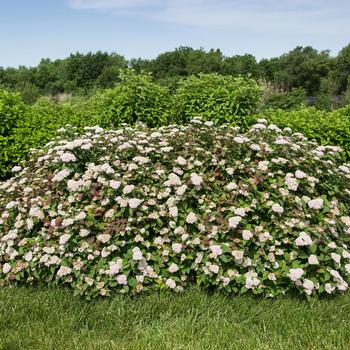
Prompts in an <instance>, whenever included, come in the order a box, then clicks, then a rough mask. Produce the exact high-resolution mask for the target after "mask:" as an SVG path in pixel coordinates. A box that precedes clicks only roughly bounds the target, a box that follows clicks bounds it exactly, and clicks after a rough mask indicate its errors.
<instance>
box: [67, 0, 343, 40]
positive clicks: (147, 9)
mask: <svg viewBox="0 0 350 350" xmlns="http://www.w3.org/2000/svg"><path fill="white" fill-rule="evenodd" d="M69 5H70V6H71V7H73V8H76V9H91V10H101V11H103V10H105V11H108V12H112V13H115V14H121V13H123V14H125V13H127V14H128V15H137V16H143V17H144V18H145V19H148V20H152V21H158V22H164V23H173V24H176V25H184V26H189V27H194V28H195V27H199V28H205V29H232V30H234V29H245V30H249V31H253V32H259V33H264V32H266V33H271V32H273V31H276V32H277V33H285V34H293V33H298V34H305V35H308V34H328V35H334V34H338V33H341V34H344V33H350V26H349V25H348V24H347V22H348V18H349V15H350V4H349V1H348V0H334V1H329V0H69Z"/></svg>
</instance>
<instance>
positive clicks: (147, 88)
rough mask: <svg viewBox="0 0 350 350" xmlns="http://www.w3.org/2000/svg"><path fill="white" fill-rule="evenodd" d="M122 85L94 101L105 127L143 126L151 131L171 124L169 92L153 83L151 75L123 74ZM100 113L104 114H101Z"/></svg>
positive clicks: (132, 72) (95, 110) (127, 72)
mask: <svg viewBox="0 0 350 350" xmlns="http://www.w3.org/2000/svg"><path fill="white" fill-rule="evenodd" d="M120 80H121V81H120V83H119V84H118V85H117V86H116V87H115V88H113V89H109V90H106V91H103V92H100V93H98V94H97V96H96V97H95V98H93V99H92V107H93V110H94V113H95V114H97V115H101V121H102V123H103V125H113V126H119V125H121V124H122V123H127V124H129V125H133V124H135V123H137V122H143V123H145V124H146V125H148V126H150V127H155V126H161V125H165V124H167V123H168V117H169V103H170V93H169V90H168V89H167V88H166V87H164V86H161V85H160V84H158V83H157V82H155V81H154V80H153V77H152V75H151V74H150V73H148V74H146V73H144V74H136V73H135V71H134V70H132V69H128V70H125V71H122V72H121V73H120ZM98 109H100V113H97V111H98Z"/></svg>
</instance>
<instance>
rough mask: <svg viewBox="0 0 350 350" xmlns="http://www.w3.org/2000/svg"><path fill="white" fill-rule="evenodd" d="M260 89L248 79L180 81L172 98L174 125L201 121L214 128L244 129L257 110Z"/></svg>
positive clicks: (216, 77) (209, 76) (210, 76)
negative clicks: (194, 120) (221, 125)
mask: <svg viewBox="0 0 350 350" xmlns="http://www.w3.org/2000/svg"><path fill="white" fill-rule="evenodd" d="M260 96H261V89H260V87H259V85H258V84H257V82H256V81H255V80H253V79H249V78H243V77H239V78H233V77H232V76H222V75H219V74H215V73H212V74H199V76H195V75H193V76H190V77H189V78H187V79H184V80H182V81H181V82H180V83H179V85H178V89H177V91H176V93H175V95H174V98H173V104H174V107H173V110H174V112H173V114H174V121H175V122H179V123H187V122H189V121H190V120H191V119H192V118H195V117H201V118H202V119H204V120H210V121H213V122H214V123H215V124H216V125H218V124H223V123H235V124H237V125H246V124H247V121H248V118H247V116H249V115H251V114H253V113H254V112H255V110H256V108H257V106H258V103H259V100H260Z"/></svg>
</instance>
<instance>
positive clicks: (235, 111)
mask: <svg viewBox="0 0 350 350" xmlns="http://www.w3.org/2000/svg"><path fill="white" fill-rule="evenodd" d="M259 96H260V90H259V87H258V85H257V83H256V82H255V81H254V80H252V79H249V78H233V77H225V76H219V75H217V74H203V75H200V76H198V77H196V76H191V77H188V78H186V79H183V80H181V81H179V82H178V83H177V85H176V88H175V89H174V91H170V90H169V89H168V88H166V87H165V86H163V85H161V84H159V83H158V82H156V81H154V79H153V77H152V76H151V75H150V74H147V73H145V74H136V73H135V71H133V70H126V71H122V72H121V73H120V82H119V83H118V85H117V86H116V87H115V88H113V89H105V90H100V91H97V92H96V93H95V94H93V95H92V96H91V97H89V98H83V97H73V98H72V97H70V96H61V100H62V101H54V100H52V99H49V98H41V99H39V100H38V101H36V102H35V103H34V104H32V105H25V104H24V103H23V102H22V101H21V98H20V96H19V95H18V94H14V93H9V92H6V91H3V92H0V108H1V109H0V111H1V114H2V115H3V118H2V121H3V124H2V125H3V130H5V127H6V130H5V131H6V133H5V132H4V134H3V135H0V137H1V138H0V144H1V146H2V147H1V151H0V178H1V177H4V176H6V175H7V174H9V170H10V169H11V168H12V166H13V165H14V164H18V163H19V162H20V161H21V160H23V159H25V158H26V157H27V154H28V152H29V150H30V149H31V148H40V147H42V146H43V145H44V144H45V143H46V142H48V141H49V140H50V139H51V138H52V137H54V136H56V135H57V130H58V129H59V128H61V127H63V126H65V125H66V124H70V125H72V126H77V127H78V128H80V129H81V127H83V126H93V125H101V126H102V127H106V128H110V127H117V126H120V125H121V124H123V123H127V124H129V125H133V124H135V123H137V122H143V123H145V124H146V125H147V126H150V127H155V126H162V125H167V124H168V123H169V122H170V121H171V122H188V121H189V120H190V119H191V118H192V117H194V116H198V115H202V116H203V117H205V118H206V119H213V120H215V121H216V122H217V123H220V124H222V123H225V122H227V121H230V122H234V123H235V124H237V125H246V124H247V123H248V120H250V119H249V118H248V114H251V113H253V112H255V109H256V107H257V104H258V101H259ZM63 97H64V98H63ZM243 116H244V118H243ZM2 121H0V122H2ZM10 127H11V132H9V131H8V130H10Z"/></svg>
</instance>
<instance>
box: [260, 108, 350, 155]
mask: <svg viewBox="0 0 350 350" xmlns="http://www.w3.org/2000/svg"><path fill="white" fill-rule="evenodd" d="M349 112H350V106H348V107H345V108H341V109H338V110H336V111H333V112H326V111H320V110H318V109H316V108H314V107H313V108H303V109H299V110H296V111H283V110H276V111H272V110H269V111H267V112H264V113H261V114H260V115H259V117H265V118H267V119H268V120H269V121H270V122H272V123H274V124H277V125H278V126H280V127H290V128H292V129H293V130H294V131H299V132H301V133H303V134H304V135H305V136H306V137H308V138H311V139H315V140H317V141H318V142H319V143H320V144H322V145H335V146H340V147H341V148H343V150H344V154H343V156H344V160H346V161H350V113H349Z"/></svg>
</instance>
